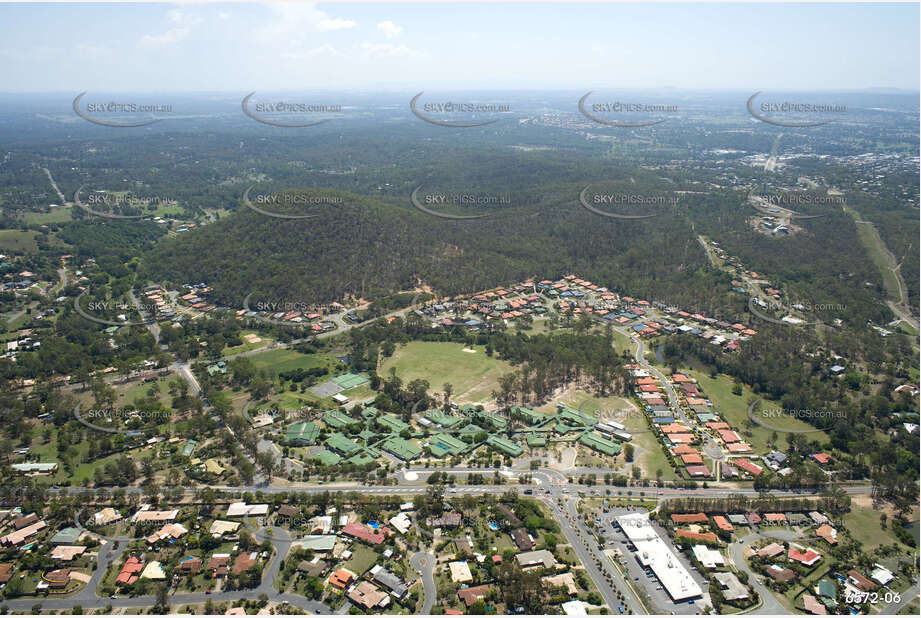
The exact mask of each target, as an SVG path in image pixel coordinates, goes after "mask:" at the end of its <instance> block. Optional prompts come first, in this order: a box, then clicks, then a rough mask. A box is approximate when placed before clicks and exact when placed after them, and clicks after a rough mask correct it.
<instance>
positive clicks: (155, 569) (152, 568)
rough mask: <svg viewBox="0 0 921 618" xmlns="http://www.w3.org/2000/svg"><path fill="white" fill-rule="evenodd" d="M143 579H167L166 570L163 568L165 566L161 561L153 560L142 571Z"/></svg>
mask: <svg viewBox="0 0 921 618" xmlns="http://www.w3.org/2000/svg"><path fill="white" fill-rule="evenodd" d="M141 579H152V580H155V581H162V580H164V579H166V572H165V571H164V570H163V566H162V565H161V564H160V563H159V562H157V561H156V560H151V561H150V562H148V563H147V564H146V565H145V566H144V570H143V571H141Z"/></svg>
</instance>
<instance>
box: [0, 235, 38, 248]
mask: <svg viewBox="0 0 921 618" xmlns="http://www.w3.org/2000/svg"><path fill="white" fill-rule="evenodd" d="M36 236H38V232H32V231H29V232H23V231H21V230H0V251H4V252H6V251H9V252H14V251H25V252H27V253H35V252H36V251H38V244H37V243H36V242H35V237H36Z"/></svg>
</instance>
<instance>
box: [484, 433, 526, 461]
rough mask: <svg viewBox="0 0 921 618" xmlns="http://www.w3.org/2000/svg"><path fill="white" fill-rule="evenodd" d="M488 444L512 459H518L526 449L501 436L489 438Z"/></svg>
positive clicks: (487, 439)
mask: <svg viewBox="0 0 921 618" xmlns="http://www.w3.org/2000/svg"><path fill="white" fill-rule="evenodd" d="M486 444H488V445H489V446H491V447H493V448H494V449H496V450H498V451H502V452H503V453H505V454H506V455H511V456H512V457H518V456H519V455H521V453H522V452H523V451H524V449H522V448H521V447H520V446H518V445H517V444H515V443H514V442H512V441H511V440H507V439H506V438H503V437H501V436H489V437H488V438H486Z"/></svg>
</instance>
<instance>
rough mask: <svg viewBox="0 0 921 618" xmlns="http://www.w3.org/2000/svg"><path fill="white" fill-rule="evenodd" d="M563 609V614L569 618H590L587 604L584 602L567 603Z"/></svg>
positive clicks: (563, 605)
mask: <svg viewBox="0 0 921 618" xmlns="http://www.w3.org/2000/svg"><path fill="white" fill-rule="evenodd" d="M561 607H562V608H563V613H564V614H566V615H567V616H588V612H587V611H586V610H585V603H583V602H582V601H578V600H576V601H566V602H565V603H563V604H562V606H561Z"/></svg>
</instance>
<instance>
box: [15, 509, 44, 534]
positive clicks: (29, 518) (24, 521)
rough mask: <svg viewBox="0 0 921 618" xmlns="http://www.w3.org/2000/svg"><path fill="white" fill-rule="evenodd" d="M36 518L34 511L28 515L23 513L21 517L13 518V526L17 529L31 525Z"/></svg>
mask: <svg viewBox="0 0 921 618" xmlns="http://www.w3.org/2000/svg"><path fill="white" fill-rule="evenodd" d="M38 520H39V517H38V515H36V514H35V513H29V514H28V515H23V516H21V517H17V518H16V519H14V520H13V527H14V528H16V529H17V530H22V529H23V528H25V527H26V526H31V525H32V524H34V523H35V522H37V521H38Z"/></svg>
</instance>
